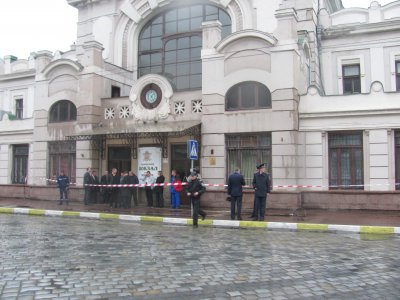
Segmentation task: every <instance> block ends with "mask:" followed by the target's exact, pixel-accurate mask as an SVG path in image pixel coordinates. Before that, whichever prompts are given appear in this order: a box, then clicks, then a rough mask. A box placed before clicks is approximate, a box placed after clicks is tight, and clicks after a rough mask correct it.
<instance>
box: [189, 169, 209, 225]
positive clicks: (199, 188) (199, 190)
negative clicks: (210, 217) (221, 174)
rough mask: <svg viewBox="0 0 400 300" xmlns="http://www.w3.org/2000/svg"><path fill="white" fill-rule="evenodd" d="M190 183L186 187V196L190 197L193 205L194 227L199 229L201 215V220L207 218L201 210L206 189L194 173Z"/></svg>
mask: <svg viewBox="0 0 400 300" xmlns="http://www.w3.org/2000/svg"><path fill="white" fill-rule="evenodd" d="M190 176H191V177H192V178H191V180H190V182H189V183H188V184H187V186H186V195H187V196H188V197H190V200H191V202H192V205H193V226H194V227H197V226H198V225H197V223H198V218H199V215H200V216H201V219H202V220H204V219H205V218H206V215H207V214H206V213H205V212H204V211H203V210H201V208H200V196H201V195H202V194H204V192H205V191H206V188H205V187H204V186H203V184H202V183H201V181H200V180H199V179H198V178H197V173H195V172H192V173H191V174H190Z"/></svg>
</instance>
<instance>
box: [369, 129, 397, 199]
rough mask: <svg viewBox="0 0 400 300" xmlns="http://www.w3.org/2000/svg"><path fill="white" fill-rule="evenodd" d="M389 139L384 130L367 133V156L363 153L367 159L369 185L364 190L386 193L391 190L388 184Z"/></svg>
mask: <svg viewBox="0 0 400 300" xmlns="http://www.w3.org/2000/svg"><path fill="white" fill-rule="evenodd" d="M389 137H390V136H388V131H387V130H386V129H379V130H370V131H369V155H368V153H364V157H365V159H368V157H369V163H367V164H366V165H367V166H368V167H369V177H370V178H369V183H370V185H371V186H366V187H365V190H374V191H376V190H379V191H388V190H390V189H391V187H390V182H389V177H390V176H389V147H388V146H389Z"/></svg>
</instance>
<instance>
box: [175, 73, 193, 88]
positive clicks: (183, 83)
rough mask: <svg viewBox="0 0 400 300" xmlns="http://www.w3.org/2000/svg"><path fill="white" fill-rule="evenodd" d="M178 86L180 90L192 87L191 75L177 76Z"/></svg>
mask: <svg viewBox="0 0 400 300" xmlns="http://www.w3.org/2000/svg"><path fill="white" fill-rule="evenodd" d="M176 87H177V88H178V89H180V90H185V89H188V88H189V87H190V85H189V77H188V76H182V77H177V78H176Z"/></svg>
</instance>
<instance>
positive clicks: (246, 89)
mask: <svg viewBox="0 0 400 300" xmlns="http://www.w3.org/2000/svg"><path fill="white" fill-rule="evenodd" d="M240 88H241V99H242V106H243V107H244V108H250V107H255V98H256V95H255V86H254V84H251V83H247V84H243V85H242V86H241V87H240Z"/></svg>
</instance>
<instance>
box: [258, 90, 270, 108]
mask: <svg viewBox="0 0 400 300" xmlns="http://www.w3.org/2000/svg"><path fill="white" fill-rule="evenodd" d="M258 106H259V107H270V106H271V93H270V91H269V90H268V88H267V87H266V86H258Z"/></svg>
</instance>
